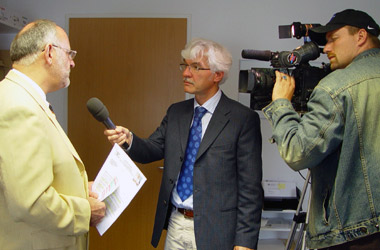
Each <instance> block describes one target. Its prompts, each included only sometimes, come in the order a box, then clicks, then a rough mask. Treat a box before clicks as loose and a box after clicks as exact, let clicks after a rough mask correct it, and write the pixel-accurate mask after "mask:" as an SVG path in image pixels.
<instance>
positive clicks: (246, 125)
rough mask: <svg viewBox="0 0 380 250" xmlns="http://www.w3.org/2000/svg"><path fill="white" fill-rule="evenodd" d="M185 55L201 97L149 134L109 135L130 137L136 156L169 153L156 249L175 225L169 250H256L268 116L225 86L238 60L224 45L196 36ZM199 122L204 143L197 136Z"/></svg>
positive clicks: (188, 76)
mask: <svg viewBox="0 0 380 250" xmlns="http://www.w3.org/2000/svg"><path fill="white" fill-rule="evenodd" d="M181 55H182V58H183V63H181V65H180V68H181V70H182V74H183V83H184V90H185V92H186V93H189V94H193V95H194V98H193V99H190V100H186V101H182V102H179V103H175V104H173V105H171V106H170V107H169V109H168V110H167V114H166V116H165V117H164V119H163V120H162V122H161V125H160V126H159V127H158V128H157V129H156V131H155V132H154V133H153V134H152V135H151V136H150V137H149V138H147V139H142V138H139V137H138V136H137V135H136V134H132V133H131V132H130V131H129V130H128V129H126V128H124V127H121V126H117V128H116V129H115V130H105V135H106V136H108V140H109V141H110V142H111V143H118V144H119V145H122V144H123V143H124V142H127V143H128V144H129V145H130V147H129V149H128V150H127V153H128V154H129V156H130V157H131V158H132V159H133V160H134V161H136V162H140V163H149V162H152V161H157V160H161V159H164V172H163V177H162V183H161V189H160V193H159V199H158V204H157V211H156V218H155V225H154V229H153V236H152V245H153V246H154V247H156V246H157V245H158V242H159V240H160V237H161V232H162V230H163V229H167V230H168V232H167V237H166V242H165V249H167V250H169V249H170V250H173V249H198V250H216V249H218V250H233V249H234V250H241V249H256V248H257V242H258V236H259V229H260V218H261V210H262V202H263V190H262V186H261V179H262V160H261V147H262V145H261V132H260V118H259V116H258V114H257V113H256V112H255V111H253V110H251V109H249V108H247V107H245V106H243V105H241V104H240V103H238V102H236V101H233V100H231V99H229V98H228V97H227V96H225V95H224V94H223V92H222V91H221V90H220V89H219V84H221V83H222V82H223V81H224V80H225V79H226V78H227V74H228V71H229V69H230V67H231V64H232V59H231V55H230V53H229V52H228V51H227V50H226V49H225V48H224V47H223V46H221V45H220V44H217V43H215V42H213V41H209V40H205V39H195V40H193V41H191V42H190V43H189V44H188V45H187V46H186V47H185V49H184V50H183V51H182V53H181ZM199 107H201V109H203V113H202V115H203V116H202V115H198V114H197V110H198V109H200V108H199ZM194 110H195V111H194ZM194 112H196V115H195V117H196V118H195V119H197V121H196V120H195V119H194ZM198 118H199V119H200V122H199V121H198ZM193 123H194V124H193ZM199 123H200V124H199ZM195 124H196V125H197V126H199V128H198V129H199V136H200V137H201V141H200V144H199V143H198V142H193V139H194V138H193V137H194V136H196V135H192V136H191V137H192V138H191V139H190V137H189V131H190V130H191V131H193V129H191V127H192V128H193V127H195ZM191 133H193V132H191ZM194 133H195V132H194ZM198 144H199V147H198ZM190 148H191V150H189V149H190ZM194 150H195V151H194ZM188 151H193V154H192V155H191V154H189V152H188ZM189 155H190V156H189ZM189 162H190V164H189ZM189 165H190V166H189ZM187 167H189V170H188V171H190V172H189V175H188V176H185V175H184V173H183V172H186V171H187V170H186V168H187ZM181 169H182V170H181ZM182 179H183V180H186V179H188V180H189V185H186V184H185V183H182ZM183 185H184V186H183ZM183 187H189V189H187V190H186V189H184V188H183ZM185 192H188V196H183V193H185Z"/></svg>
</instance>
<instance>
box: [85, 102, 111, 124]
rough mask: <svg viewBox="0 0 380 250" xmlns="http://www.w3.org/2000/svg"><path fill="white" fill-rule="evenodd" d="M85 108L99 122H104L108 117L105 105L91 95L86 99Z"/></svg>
mask: <svg viewBox="0 0 380 250" xmlns="http://www.w3.org/2000/svg"><path fill="white" fill-rule="evenodd" d="M87 109H88V111H90V113H91V114H92V115H93V116H94V118H95V119H96V120H98V121H100V122H104V121H105V120H107V118H108V117H109V112H108V110H107V108H106V106H104V104H103V103H102V102H101V101H100V100H99V99H98V98H96V97H92V98H90V99H89V100H88V101H87Z"/></svg>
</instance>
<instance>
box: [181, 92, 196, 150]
mask: <svg viewBox="0 0 380 250" xmlns="http://www.w3.org/2000/svg"><path fill="white" fill-rule="evenodd" d="M193 114H194V99H191V101H190V100H189V101H188V102H186V103H185V107H184V112H183V113H181V114H179V138H180V140H181V153H182V155H184V154H185V151H186V146H187V140H188V137H189V132H190V125H191V121H192V120H193Z"/></svg>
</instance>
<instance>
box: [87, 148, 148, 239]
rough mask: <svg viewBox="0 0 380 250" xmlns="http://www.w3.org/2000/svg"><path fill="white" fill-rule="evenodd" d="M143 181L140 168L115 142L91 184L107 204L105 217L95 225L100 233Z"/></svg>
mask: <svg viewBox="0 0 380 250" xmlns="http://www.w3.org/2000/svg"><path fill="white" fill-rule="evenodd" d="M145 181H146V178H145V176H144V175H143V173H142V172H141V171H140V169H139V168H138V167H137V166H136V164H135V163H134V162H133V161H132V160H131V158H129V156H128V155H127V154H126V153H125V152H124V150H123V149H122V148H121V147H120V146H119V145H118V144H116V143H115V144H114V146H113V148H112V150H111V152H110V154H109V155H108V157H107V159H106V161H105V162H104V164H103V166H102V168H101V169H100V171H99V173H98V175H97V176H96V178H95V181H94V183H93V185H92V191H93V192H95V193H97V194H98V195H99V197H98V199H99V200H100V201H103V202H104V203H106V206H107V210H106V215H105V217H104V218H103V219H102V221H101V222H100V223H99V224H98V225H97V226H96V228H97V230H98V232H99V234H100V235H103V234H104V233H105V232H106V231H107V229H108V228H109V227H110V226H111V225H112V224H113V223H114V222H115V221H116V219H117V218H118V217H119V216H120V214H121V213H122V212H123V211H124V209H125V208H126V207H127V206H128V205H129V203H130V202H131V201H132V199H133V198H134V197H135V195H136V194H137V193H138V191H139V190H140V188H141V187H142V185H143V184H144V183H145Z"/></svg>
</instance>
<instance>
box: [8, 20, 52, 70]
mask: <svg viewBox="0 0 380 250" xmlns="http://www.w3.org/2000/svg"><path fill="white" fill-rule="evenodd" d="M29 25H30V27H26V28H24V29H23V30H21V31H20V32H19V33H18V34H17V35H16V37H15V38H14V39H13V41H12V43H11V48H10V56H11V60H12V62H17V63H18V64H22V65H26V66H27V65H30V64H32V63H33V62H35V60H36V59H37V57H38V53H40V52H42V50H43V48H44V46H45V45H46V44H48V43H52V42H56V41H57V25H56V23H54V22H53V21H50V20H46V19H41V20H36V21H34V22H33V23H31V24H29Z"/></svg>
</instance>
